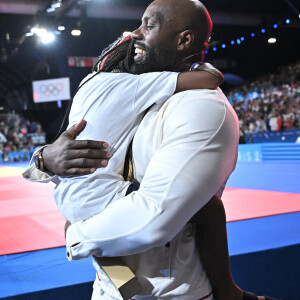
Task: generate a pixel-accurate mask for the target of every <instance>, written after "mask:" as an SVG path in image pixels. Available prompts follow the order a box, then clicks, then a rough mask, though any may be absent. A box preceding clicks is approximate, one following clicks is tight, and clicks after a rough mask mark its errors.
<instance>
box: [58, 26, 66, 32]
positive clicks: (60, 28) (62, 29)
mask: <svg viewBox="0 0 300 300" xmlns="http://www.w3.org/2000/svg"><path fill="white" fill-rule="evenodd" d="M57 29H58V30H59V31H64V30H65V29H66V27H65V26H62V25H60V26H58V27H57Z"/></svg>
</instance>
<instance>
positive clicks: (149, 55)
mask: <svg viewBox="0 0 300 300" xmlns="http://www.w3.org/2000/svg"><path fill="white" fill-rule="evenodd" d="M136 44H137V45H139V44H141V43H138V42H137V43H136ZM141 45H142V44H141ZM143 48H144V49H145V50H146V54H145V57H144V59H143V60H142V61H141V62H138V63H136V62H135V61H134V62H133V64H132V65H131V66H130V70H131V72H132V74H142V73H148V72H161V71H172V70H173V67H174V66H173V64H174V58H173V56H174V55H173V56H172V53H173V52H174V51H172V49H171V47H170V46H166V43H164V45H162V44H157V45H155V46H153V47H151V48H150V47H145V46H144V45H143Z"/></svg>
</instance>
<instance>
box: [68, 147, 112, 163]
mask: <svg viewBox="0 0 300 300" xmlns="http://www.w3.org/2000/svg"><path fill="white" fill-rule="evenodd" d="M111 156H112V154H111V153H110V152H107V151H105V150H98V149H72V150H68V151H67V152H66V153H65V154H64V157H63V160H66V161H69V162H70V161H71V160H74V161H75V162H76V160H75V159H82V160H83V163H84V162H85V161H84V159H89V160H90V161H93V162H94V163H95V162H96V160H101V159H105V160H109V159H110V158H111ZM84 167H90V166H84Z"/></svg>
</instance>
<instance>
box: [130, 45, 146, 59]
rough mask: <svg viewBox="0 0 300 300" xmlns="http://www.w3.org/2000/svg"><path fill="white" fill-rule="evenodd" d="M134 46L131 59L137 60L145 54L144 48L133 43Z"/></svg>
mask: <svg viewBox="0 0 300 300" xmlns="http://www.w3.org/2000/svg"><path fill="white" fill-rule="evenodd" d="M134 47H135V51H134V53H135V56H134V58H133V59H134V61H135V62H139V61H141V60H142V59H143V58H144V56H145V55H146V50H144V49H143V48H142V47H140V46H138V45H134Z"/></svg>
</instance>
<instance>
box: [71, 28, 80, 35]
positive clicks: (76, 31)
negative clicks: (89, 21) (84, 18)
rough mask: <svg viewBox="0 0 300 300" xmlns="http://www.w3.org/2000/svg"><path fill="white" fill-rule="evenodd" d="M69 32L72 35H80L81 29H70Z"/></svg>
mask: <svg viewBox="0 0 300 300" xmlns="http://www.w3.org/2000/svg"><path fill="white" fill-rule="evenodd" d="M71 34H72V35H74V36H80V35H81V30H79V29H73V30H72V31H71Z"/></svg>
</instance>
